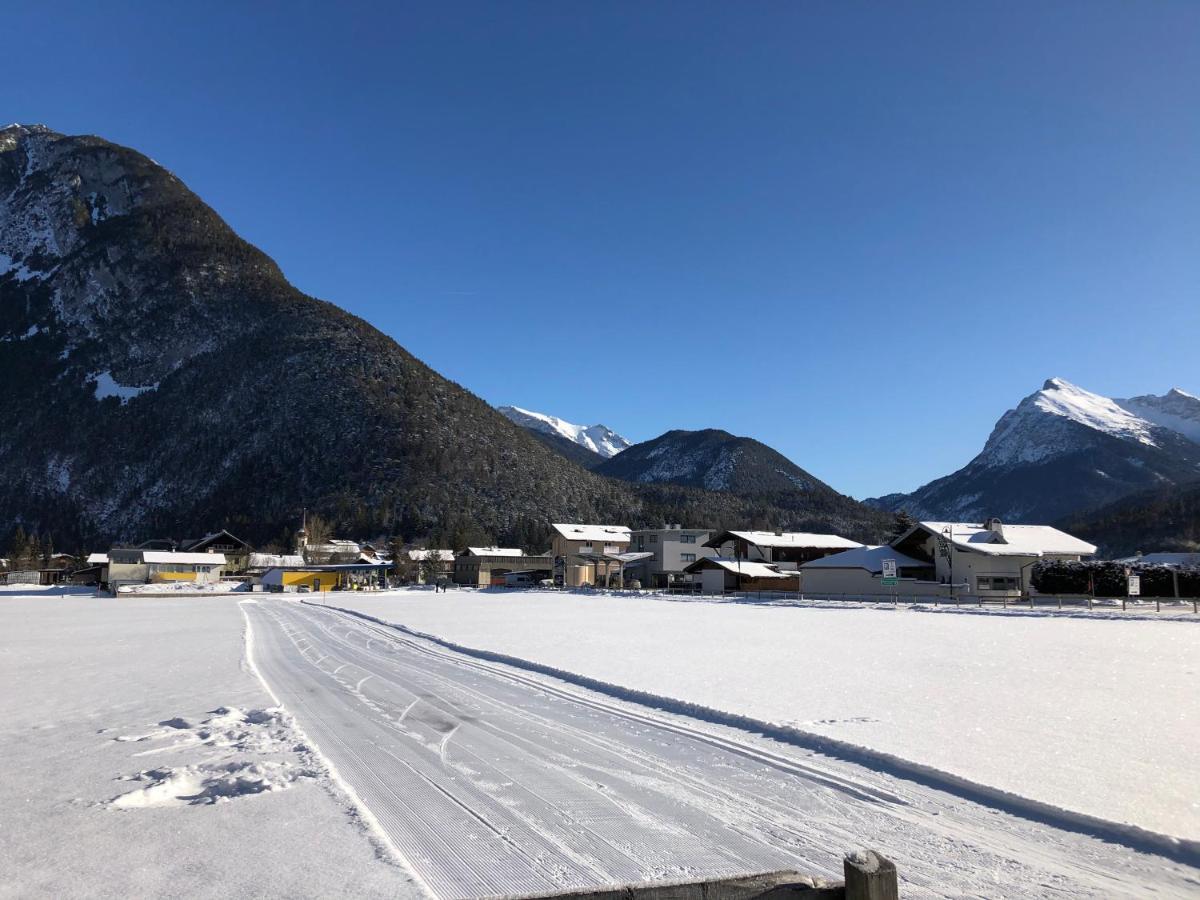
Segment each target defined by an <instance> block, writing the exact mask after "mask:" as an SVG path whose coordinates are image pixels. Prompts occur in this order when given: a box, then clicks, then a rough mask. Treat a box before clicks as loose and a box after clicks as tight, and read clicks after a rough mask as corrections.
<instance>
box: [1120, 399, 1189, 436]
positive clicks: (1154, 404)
mask: <svg viewBox="0 0 1200 900" xmlns="http://www.w3.org/2000/svg"><path fill="white" fill-rule="evenodd" d="M1116 402H1117V403H1119V404H1120V405H1121V408H1122V409H1125V410H1128V411H1129V412H1130V413H1132V414H1134V415H1137V416H1139V417H1141V418H1142V419H1145V420H1146V421H1147V422H1151V423H1153V424H1155V425H1158V426H1159V427H1161V428H1169V429H1171V430H1172V431H1177V432H1179V433H1180V434H1182V435H1183V436H1184V437H1185V438H1188V439H1189V440H1192V441H1195V442H1196V443H1200V397H1196V396H1195V395H1193V394H1189V393H1188V392H1187V391H1182V390H1180V389H1179V388H1171V389H1170V390H1169V391H1167V392H1166V393H1165V394H1163V395H1162V396H1161V397H1159V396H1155V395H1154V394H1143V395H1142V396H1140V397H1130V398H1129V399H1128V400H1118V401H1116Z"/></svg>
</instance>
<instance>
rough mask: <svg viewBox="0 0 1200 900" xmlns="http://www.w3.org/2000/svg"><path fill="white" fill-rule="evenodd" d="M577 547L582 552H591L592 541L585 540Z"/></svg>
mask: <svg viewBox="0 0 1200 900" xmlns="http://www.w3.org/2000/svg"><path fill="white" fill-rule="evenodd" d="M579 549H580V550H582V551H583V552H584V553H591V552H592V542H591V541H585V542H584V544H583V546H582V547H580V548H579Z"/></svg>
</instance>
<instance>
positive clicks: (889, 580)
mask: <svg viewBox="0 0 1200 900" xmlns="http://www.w3.org/2000/svg"><path fill="white" fill-rule="evenodd" d="M897 580H898V579H897V578H896V561H895V560H894V559H885V560H883V580H882V584H883V586H884V587H895V585H896V582H897Z"/></svg>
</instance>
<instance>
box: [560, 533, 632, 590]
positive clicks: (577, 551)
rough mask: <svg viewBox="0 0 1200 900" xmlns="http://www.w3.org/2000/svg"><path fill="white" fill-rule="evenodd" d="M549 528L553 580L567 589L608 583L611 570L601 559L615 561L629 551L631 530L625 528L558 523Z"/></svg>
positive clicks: (607, 562) (606, 562)
mask: <svg viewBox="0 0 1200 900" xmlns="http://www.w3.org/2000/svg"><path fill="white" fill-rule="evenodd" d="M550 528H551V535H552V540H551V544H550V555H551V556H552V557H553V561H554V567H555V568H554V580H555V581H556V582H558V583H560V584H562V585H565V586H566V587H580V586H582V585H585V584H596V583H597V582H607V581H608V580H609V578H610V577H611V574H612V573H611V569H612V566H611V565H610V564H609V561H608V560H601V559H600V557H616V556H618V555H619V554H622V553H624V552H626V551H627V550H628V549H629V541H630V530H629V528H627V527H626V526H624V525H575V524H569V523H557V524H552V525H551V526H550ZM617 565H618V569H619V568H620V564H619V563H618V564H617ZM618 577H619V576H618Z"/></svg>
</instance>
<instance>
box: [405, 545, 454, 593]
mask: <svg viewBox="0 0 1200 900" xmlns="http://www.w3.org/2000/svg"><path fill="white" fill-rule="evenodd" d="M431 555H436V558H437V562H438V565H437V574H436V575H434V576H433V577H432V578H431V577H429V575H428V574H427V573H426V566H425V565H424V563H425V560H427V559H429V558H430V556H431ZM408 559H409V562H411V563H412V564H413V567H414V568H415V570H416V572H415V577H416V582H417V584H434V583H437V582H441V581H449V580H450V579H451V578H452V577H453V575H454V551H453V550H437V549H432V548H431V549H428V550H409V551H408Z"/></svg>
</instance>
